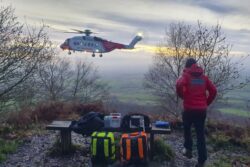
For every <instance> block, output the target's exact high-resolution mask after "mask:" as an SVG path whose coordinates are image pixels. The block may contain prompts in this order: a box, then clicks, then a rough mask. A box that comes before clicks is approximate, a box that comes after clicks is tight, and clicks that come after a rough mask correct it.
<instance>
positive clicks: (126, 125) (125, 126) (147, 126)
mask: <svg viewBox="0 0 250 167" xmlns="http://www.w3.org/2000/svg"><path fill="white" fill-rule="evenodd" d="M133 117H142V118H143V122H144V123H143V124H144V125H143V127H141V126H140V125H139V126H138V127H137V129H138V128H141V129H142V130H143V131H149V130H151V128H152V127H151V122H150V118H149V117H148V116H147V115H145V114H140V113H136V114H127V115H125V116H124V117H123V118H122V121H121V130H122V131H124V132H127V131H131V130H133V127H131V123H133V122H135V124H136V123H137V122H136V121H134V120H133V119H132V118H133Z"/></svg>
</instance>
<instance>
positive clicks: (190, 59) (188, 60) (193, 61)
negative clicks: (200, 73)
mask: <svg viewBox="0 0 250 167" xmlns="http://www.w3.org/2000/svg"><path fill="white" fill-rule="evenodd" d="M193 64H196V60H195V59H194V58H188V59H187V61H186V64H185V67H186V68H189V67H191V66H192V65H193Z"/></svg>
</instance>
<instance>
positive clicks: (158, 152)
mask: <svg viewBox="0 0 250 167" xmlns="http://www.w3.org/2000/svg"><path fill="white" fill-rule="evenodd" d="M154 152H155V155H154V157H153V159H154V160H155V161H159V162H162V161H166V160H167V161H171V160H172V159H173V158H174V157H175V155H174V152H173V151H172V149H171V148H170V146H169V145H167V144H166V143H165V142H164V141H163V140H162V139H156V140H155V143H154Z"/></svg>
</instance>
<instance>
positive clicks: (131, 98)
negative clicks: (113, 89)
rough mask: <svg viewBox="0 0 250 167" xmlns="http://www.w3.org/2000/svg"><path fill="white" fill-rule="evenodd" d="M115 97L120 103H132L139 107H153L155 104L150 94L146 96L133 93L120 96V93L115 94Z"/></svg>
mask: <svg viewBox="0 0 250 167" xmlns="http://www.w3.org/2000/svg"><path fill="white" fill-rule="evenodd" d="M115 96H116V97H118V99H119V100H120V101H121V102H133V103H136V104H139V105H148V104H150V105H155V104H157V102H156V100H155V97H154V96H152V95H150V94H146V93H143V92H134V93H132V94H128V93H126V94H122V93H117V94H115Z"/></svg>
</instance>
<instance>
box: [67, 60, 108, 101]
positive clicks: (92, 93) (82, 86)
mask: <svg viewBox="0 0 250 167" xmlns="http://www.w3.org/2000/svg"><path fill="white" fill-rule="evenodd" d="M72 79H73V83H72V99H73V100H75V101H81V102H89V101H100V100H106V99H107V98H108V96H109V87H108V85H107V84H105V83H102V82H101V81H100V77H99V76H98V74H97V69H96V68H95V67H94V66H93V64H89V63H86V62H83V61H80V62H78V63H77V64H76V67H75V70H74V75H73V78H72Z"/></svg>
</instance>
